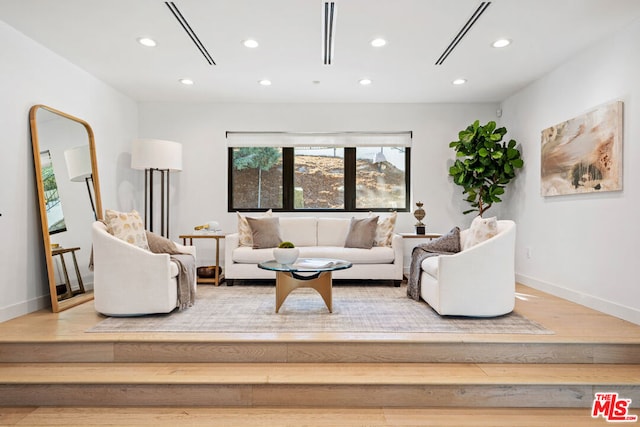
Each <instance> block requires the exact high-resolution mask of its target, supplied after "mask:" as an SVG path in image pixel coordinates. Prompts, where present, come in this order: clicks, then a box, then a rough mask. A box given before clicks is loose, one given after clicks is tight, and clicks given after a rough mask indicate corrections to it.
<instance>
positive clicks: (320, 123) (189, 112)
mask: <svg viewBox="0 0 640 427" xmlns="http://www.w3.org/2000/svg"><path fill="white" fill-rule="evenodd" d="M139 109H140V127H139V135H140V136H141V137H149V138H160V139H169V140H173V141H178V142H181V143H182V144H183V171H182V172H179V173H174V174H172V178H171V180H172V189H171V190H172V191H171V204H172V207H171V237H172V238H174V239H175V238H177V236H178V235H179V234H185V233H189V232H192V231H193V226H194V225H197V224H202V223H205V222H207V221H210V220H216V221H219V222H220V224H221V225H222V227H223V229H224V231H226V232H233V231H235V230H236V229H237V228H236V214H235V213H229V212H227V148H226V140H225V132H226V131H299V132H312V131H318V132H323V131H324V132H328V131H405V130H411V131H413V148H412V152H411V156H412V169H411V175H412V182H411V186H412V195H411V201H412V210H413V209H415V205H413V203H414V202H415V201H417V200H422V201H423V202H424V204H425V206H424V207H425V209H426V211H427V217H426V220H425V222H426V224H427V228H428V230H429V231H433V232H446V231H448V230H449V229H451V228H452V227H453V226H454V225H461V226H466V225H468V224H469V223H470V222H471V217H464V216H463V215H462V214H461V212H462V211H463V210H464V209H466V208H467V207H466V205H465V204H464V202H463V201H462V193H461V190H460V188H459V187H458V186H455V185H453V184H452V183H451V181H450V179H449V178H448V169H449V166H450V163H452V159H453V151H452V150H451V149H450V148H449V142H450V141H452V140H454V139H456V138H457V135H458V132H459V131H460V130H462V129H464V128H465V127H466V126H467V125H469V124H470V123H472V122H473V121H474V120H475V119H480V120H481V121H483V122H485V121H488V120H495V111H496V109H497V105H496V104H463V105H461V104H446V105H425V104H189V105H176V104H156V103H149V104H141V105H140V106H139ZM139 173H140V174H142V172H139ZM140 200H142V198H140ZM311 215H317V213H314V214H311ZM323 215H327V214H323ZM334 215H336V216H339V215H343V216H352V214H334ZM414 223H415V218H414V217H413V215H412V214H411V213H401V214H399V218H398V224H397V230H399V231H407V232H408V231H412V230H413V224H414ZM198 245H199V246H200V247H199V249H198V251H199V252H198V258H199V263H200V262H206V260H209V261H210V260H213V259H214V253H213V251H212V247H213V244H209V245H207V243H206V242H200V243H198Z"/></svg>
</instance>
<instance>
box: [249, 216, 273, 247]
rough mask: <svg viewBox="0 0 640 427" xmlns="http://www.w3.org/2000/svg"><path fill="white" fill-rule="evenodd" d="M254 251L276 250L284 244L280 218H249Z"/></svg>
mask: <svg viewBox="0 0 640 427" xmlns="http://www.w3.org/2000/svg"><path fill="white" fill-rule="evenodd" d="M247 222H248V223H249V227H251V237H252V239H253V249H264V248H275V247H277V246H278V245H279V244H280V243H281V242H282V237H280V221H279V219H278V218H275V217H274V218H247Z"/></svg>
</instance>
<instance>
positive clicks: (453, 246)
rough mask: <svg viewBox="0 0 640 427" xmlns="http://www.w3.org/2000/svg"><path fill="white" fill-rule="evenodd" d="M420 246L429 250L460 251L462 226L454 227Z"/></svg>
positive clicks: (453, 252) (440, 251) (439, 251)
mask: <svg viewBox="0 0 640 427" xmlns="http://www.w3.org/2000/svg"><path fill="white" fill-rule="evenodd" d="M418 247H419V248H421V249H424V250H425V251H429V252H437V253H452V254H455V253H458V252H460V251H461V250H462V248H461V244H460V228H459V227H453V228H452V229H451V230H450V231H449V232H448V233H447V234H443V235H442V236H440V237H438V238H437V239H433V240H432V241H430V242H427V243H422V244H420V245H418Z"/></svg>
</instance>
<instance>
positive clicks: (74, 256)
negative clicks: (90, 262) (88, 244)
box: [71, 251, 84, 294]
mask: <svg viewBox="0 0 640 427" xmlns="http://www.w3.org/2000/svg"><path fill="white" fill-rule="evenodd" d="M71 256H72V257H73V266H74V267H75V268H76V277H77V278H78V288H79V290H78V291H77V293H79V294H83V293H84V283H82V276H81V275H80V269H79V268H78V260H77V259H76V251H71Z"/></svg>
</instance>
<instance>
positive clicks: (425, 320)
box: [87, 285, 553, 334]
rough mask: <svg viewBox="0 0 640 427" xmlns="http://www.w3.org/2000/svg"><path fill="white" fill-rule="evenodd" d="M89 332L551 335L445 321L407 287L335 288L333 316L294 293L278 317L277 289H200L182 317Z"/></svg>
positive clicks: (118, 321) (508, 321) (499, 324)
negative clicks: (411, 295) (408, 294)
mask: <svg viewBox="0 0 640 427" xmlns="http://www.w3.org/2000/svg"><path fill="white" fill-rule="evenodd" d="M87 332H118V333H121V332H239V333H261V332H269V333H278V332H376V333H397V332H401V333H402V332H416V333H423V332H427V333H431V332H433V333H466V334H552V333H553V332H552V331H550V330H548V329H546V328H544V327H542V326H541V325H539V324H538V323H536V322H533V321H531V320H529V319H527V318H525V317H524V316H522V315H520V314H518V313H511V314H507V315H505V316H501V317H496V318H465V317H442V316H440V315H438V313H436V312H435V311H434V310H433V309H432V308H431V307H430V306H429V305H428V304H427V303H425V302H424V301H421V302H416V301H414V300H412V299H410V298H408V297H407V291H406V286H402V287H398V288H396V287H393V286H371V285H365V286H348V285H343V286H340V285H337V286H334V287H333V313H329V311H328V310H327V307H326V306H325V304H324V302H323V300H322V298H321V297H320V295H319V294H318V293H317V292H316V291H314V290H313V289H308V288H302V289H296V290H294V291H293V292H292V293H291V294H290V295H289V297H288V298H287V299H286V301H285V302H284V304H283V305H282V307H281V308H280V312H279V313H275V289H274V287H273V286H268V285H263V286H233V287H227V286H220V287H214V286H199V287H198V294H197V296H196V303H195V305H194V306H193V307H191V308H189V309H186V310H183V311H177V310H176V311H173V312H172V313H169V314H159V315H148V316H142V317H126V318H123V317H109V318H106V319H105V320H103V321H101V322H100V323H98V324H97V325H96V326H94V327H92V328H91V329H89V330H88V331H87Z"/></svg>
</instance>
